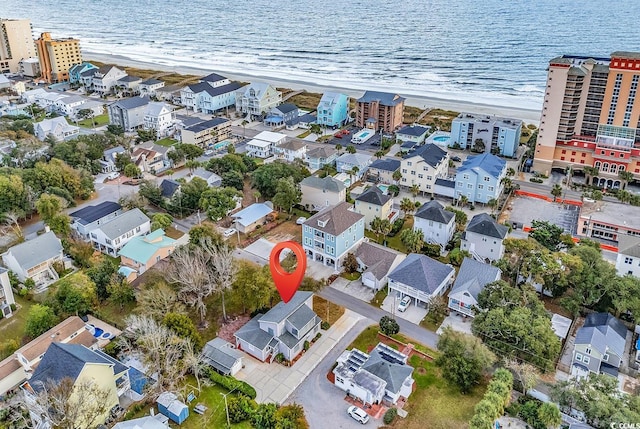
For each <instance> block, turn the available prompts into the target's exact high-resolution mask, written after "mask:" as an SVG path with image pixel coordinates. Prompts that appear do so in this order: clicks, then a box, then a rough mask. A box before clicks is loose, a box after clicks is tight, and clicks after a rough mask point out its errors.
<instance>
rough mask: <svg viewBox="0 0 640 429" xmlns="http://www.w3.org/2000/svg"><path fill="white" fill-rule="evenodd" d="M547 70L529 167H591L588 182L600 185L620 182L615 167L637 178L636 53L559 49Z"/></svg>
mask: <svg viewBox="0 0 640 429" xmlns="http://www.w3.org/2000/svg"><path fill="white" fill-rule="evenodd" d="M548 71H549V72H548V76H547V86H546V90H545V97H544V104H543V108H542V116H541V118H540V130H539V134H538V140H537V142H536V149H535V155H534V165H533V168H534V170H536V171H540V172H543V173H545V174H547V173H548V172H549V171H550V170H551V169H552V168H567V167H571V168H572V169H573V170H574V171H579V170H580V171H584V167H586V166H589V167H595V168H597V169H598V173H597V174H589V176H592V177H591V178H590V179H589V181H590V183H589V184H594V185H597V186H601V187H604V188H619V187H621V186H622V187H624V185H625V182H626V181H625V180H621V179H620V177H619V173H620V172H621V171H629V172H631V173H633V175H634V177H635V178H636V179H640V100H639V97H636V93H637V90H638V81H639V80H640V53H636V52H614V53H612V54H611V58H595V57H594V58H588V57H576V56H567V55H564V56H561V57H558V58H554V59H552V60H551V61H550V62H549V69H548Z"/></svg>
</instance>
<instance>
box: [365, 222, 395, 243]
mask: <svg viewBox="0 0 640 429" xmlns="http://www.w3.org/2000/svg"><path fill="white" fill-rule="evenodd" d="M370 226H371V231H373V232H374V233H375V234H376V237H377V241H378V243H380V235H383V236H386V235H388V234H389V233H390V232H391V228H392V225H391V222H389V219H387V218H385V219H382V218H380V217H377V216H376V217H375V218H373V220H372V221H371V225H370Z"/></svg>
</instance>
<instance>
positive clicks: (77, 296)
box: [48, 272, 97, 317]
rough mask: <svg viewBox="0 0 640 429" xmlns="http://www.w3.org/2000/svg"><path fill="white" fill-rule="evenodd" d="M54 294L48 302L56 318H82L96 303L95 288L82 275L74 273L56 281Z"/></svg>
mask: <svg viewBox="0 0 640 429" xmlns="http://www.w3.org/2000/svg"><path fill="white" fill-rule="evenodd" d="M57 286H58V287H57V289H56V291H55V294H53V296H52V297H51V298H50V299H49V300H48V302H49V303H50V304H51V307H53V309H54V310H55V312H56V314H57V315H58V316H63V317H68V316H71V315H78V316H84V315H85V314H87V313H88V312H89V311H90V310H91V308H92V307H93V306H94V304H95V303H96V302H97V297H96V287H95V285H94V284H93V282H92V281H91V279H90V278H89V277H88V276H87V275H86V274H84V273H82V272H79V273H75V274H74V275H73V276H68V277H65V278H64V279H62V280H60V281H58V283H57Z"/></svg>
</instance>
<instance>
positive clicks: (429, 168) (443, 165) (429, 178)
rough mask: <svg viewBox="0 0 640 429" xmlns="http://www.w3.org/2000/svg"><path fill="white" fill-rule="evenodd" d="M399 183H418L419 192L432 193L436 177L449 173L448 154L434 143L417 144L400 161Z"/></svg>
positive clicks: (411, 184)
mask: <svg viewBox="0 0 640 429" xmlns="http://www.w3.org/2000/svg"><path fill="white" fill-rule="evenodd" d="M400 173H401V174H402V178H401V179H400V185H401V186H405V187H408V188H410V187H411V186H413V185H418V188H419V189H420V192H427V193H433V192H434V191H435V182H436V179H438V178H442V177H447V175H448V174H449V154H448V153H447V152H446V151H445V150H443V149H441V148H440V147H438V146H436V145H435V144H431V143H429V144H425V145H422V146H418V147H417V148H416V149H414V150H412V151H410V152H409V153H407V154H406V155H404V156H403V157H402V161H400Z"/></svg>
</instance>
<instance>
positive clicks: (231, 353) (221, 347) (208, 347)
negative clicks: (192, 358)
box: [202, 337, 242, 374]
mask: <svg viewBox="0 0 640 429" xmlns="http://www.w3.org/2000/svg"><path fill="white" fill-rule="evenodd" d="M202 354H203V356H204V360H205V361H206V362H207V363H208V364H209V365H211V366H212V367H214V368H215V369H217V370H218V371H220V372H221V373H223V374H229V373H230V372H231V368H232V367H233V365H235V363H236V362H237V361H238V359H240V358H242V354H241V353H240V352H239V351H237V350H236V349H234V348H233V346H232V345H231V343H229V342H227V341H225V340H223V339H222V338H217V337H216V338H214V339H213V340H211V341H209V342H207V344H205V346H204V348H203V349H202Z"/></svg>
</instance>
